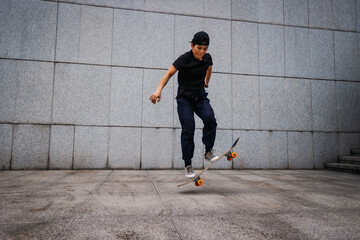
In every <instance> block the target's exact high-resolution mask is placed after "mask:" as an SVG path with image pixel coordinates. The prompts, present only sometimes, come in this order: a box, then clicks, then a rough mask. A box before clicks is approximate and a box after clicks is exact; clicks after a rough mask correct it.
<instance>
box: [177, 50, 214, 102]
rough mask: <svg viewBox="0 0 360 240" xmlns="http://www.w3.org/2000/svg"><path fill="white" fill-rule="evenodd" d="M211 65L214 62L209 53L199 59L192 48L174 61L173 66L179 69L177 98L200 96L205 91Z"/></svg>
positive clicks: (191, 98)
mask: <svg viewBox="0 0 360 240" xmlns="http://www.w3.org/2000/svg"><path fill="white" fill-rule="evenodd" d="M211 65H213V62H212V58H211V55H210V54H208V53H206V54H205V55H204V57H203V59H202V60H197V59H196V58H195V57H194V55H193V53H192V50H190V51H189V52H186V53H184V54H183V55H181V56H180V57H178V59H176V60H175V62H174V63H173V66H174V67H175V68H176V69H177V70H178V71H179V73H178V83H179V88H178V94H177V97H176V98H178V97H185V98H187V99H190V100H193V99H196V98H198V97H199V96H200V95H201V94H202V93H203V91H204V85H205V76H206V73H207V70H208V68H209V67H210V66H211Z"/></svg>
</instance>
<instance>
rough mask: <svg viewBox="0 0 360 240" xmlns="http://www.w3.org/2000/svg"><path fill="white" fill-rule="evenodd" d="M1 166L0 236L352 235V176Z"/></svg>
mask: <svg viewBox="0 0 360 240" xmlns="http://www.w3.org/2000/svg"><path fill="white" fill-rule="evenodd" d="M203 179H204V185H203V186H200V187H196V186H195V185H194V184H188V185H186V186H183V187H180V188H178V187H177V185H178V184H179V183H181V182H183V181H184V173H183V171H181V170H163V171H160V170H152V171H145V170H142V171H125V170H83V171H2V172H0V197H1V202H0V239H360V191H359V190H360V184H359V182H360V175H356V174H351V173H341V172H333V171H327V170H209V171H207V172H206V173H205V174H204V176H203Z"/></svg>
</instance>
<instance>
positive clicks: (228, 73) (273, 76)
mask: <svg viewBox="0 0 360 240" xmlns="http://www.w3.org/2000/svg"><path fill="white" fill-rule="evenodd" d="M0 60H7V61H25V62H40V63H53V64H68V65H85V66H95V67H110V68H131V69H142V70H159V71H160V70H161V71H163V70H165V71H166V70H167V69H166V68H152V67H137V66H126V65H109V64H95V63H83V62H61V61H48V60H36V59H20V58H4V57H0ZM213 73H214V74H224V75H234V76H254V77H267V78H285V79H287V78H290V79H304V80H316V81H336V82H352V83H360V81H359V80H350V79H329V78H310V77H300V76H282V75H261V74H246V73H236V72H220V71H214V72H213Z"/></svg>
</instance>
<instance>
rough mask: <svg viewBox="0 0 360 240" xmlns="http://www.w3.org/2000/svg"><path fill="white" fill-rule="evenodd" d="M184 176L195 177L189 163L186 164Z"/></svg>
mask: <svg viewBox="0 0 360 240" xmlns="http://www.w3.org/2000/svg"><path fill="white" fill-rule="evenodd" d="M185 176H186V177H187V178H194V177H195V173H194V169H193V167H192V166H191V165H188V166H186V167H185Z"/></svg>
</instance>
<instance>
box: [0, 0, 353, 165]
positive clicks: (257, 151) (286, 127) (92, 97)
mask: <svg viewBox="0 0 360 240" xmlns="http://www.w3.org/2000/svg"><path fill="white" fill-rule="evenodd" d="M200 30H204V31H207V32H208V33H209V35H210V37H211V45H210V48H209V53H210V54H211V55H212V56H213V60H214V67H213V75H212V78H211V84H210V88H209V98H210V99H211V103H212V105H213V107H214V109H215V113H216V117H217V120H218V132H217V140H216V146H215V148H216V149H217V150H218V153H221V152H222V151H223V150H224V149H226V148H228V147H229V146H230V145H231V143H232V141H233V140H234V139H235V138H237V137H240V139H241V140H240V143H239V146H238V148H237V152H238V155H239V158H238V159H237V160H236V161H234V162H227V161H221V162H220V163H219V164H218V165H217V166H218V167H219V168H224V169H229V168H230V169H231V168H233V169H244V168H251V169H260V168H261V169H268V168H279V169H286V168H291V169H297V168H305V169H312V168H323V163H324V162H332V161H335V160H336V156H337V155H339V154H348V153H349V151H350V149H351V148H352V147H360V0H322V1H319V0H272V1H269V0H200V1H199V0H196V1H195V0H177V1H166V0H157V1H155V0H134V1H120V0H111V1H109V0H59V1H55V0H53V1H41V0H2V1H1V5H0V169H3V170H4V169H83V168H86V169H87V168H89V169H97V168H100V169H104V168H114V169H117V168H119V169H123V168H125V169H162V168H167V169H169V168H182V167H183V162H182V160H181V149H180V132H181V130H180V123H179V120H178V116H177V110H176V102H175V100H174V98H175V96H176V89H177V81H176V76H175V77H174V78H173V79H172V80H171V81H170V82H169V83H168V85H167V86H166V87H165V89H164V91H163V96H162V101H161V102H160V104H157V105H155V106H154V105H152V104H151V103H150V102H149V100H148V98H149V96H150V94H151V93H152V92H153V91H154V90H155V89H156V87H157V84H158V83H159V81H160V79H161V77H162V75H163V74H164V73H165V72H166V70H167V69H168V67H169V66H170V65H171V63H172V62H173V61H174V60H175V59H176V58H177V57H178V56H179V55H180V54H182V53H184V52H185V51H188V50H189V49H190V44H189V43H188V42H189V41H190V40H191V38H192V36H193V34H194V33H195V32H197V31H200ZM196 124H197V130H196V135H195V141H196V150H195V157H194V163H193V165H194V166H195V167H196V168H201V167H203V166H204V164H206V163H204V161H203V155H202V152H203V146H202V143H201V135H202V132H201V128H202V123H201V121H200V120H199V119H197V120H196Z"/></svg>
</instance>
